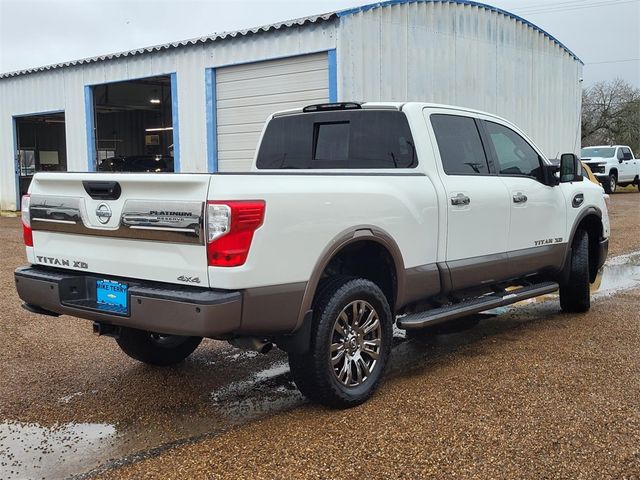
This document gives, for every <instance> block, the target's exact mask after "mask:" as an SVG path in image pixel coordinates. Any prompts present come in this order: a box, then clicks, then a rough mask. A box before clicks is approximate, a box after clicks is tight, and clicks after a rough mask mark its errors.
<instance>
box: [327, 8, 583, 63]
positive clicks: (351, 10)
mask: <svg viewBox="0 0 640 480" xmlns="http://www.w3.org/2000/svg"><path fill="white" fill-rule="evenodd" d="M420 2H425V3H455V4H459V5H469V6H471V7H478V8H483V9H485V10H489V11H490V12H496V13H500V14H502V15H504V16H506V17H509V18H512V19H514V20H516V21H518V22H522V23H523V24H525V25H527V26H529V27H531V28H533V29H534V30H536V31H538V32H540V33H541V34H543V35H544V36H545V37H547V38H548V39H549V40H551V41H552V42H553V43H555V44H556V45H558V46H560V47H561V48H562V49H564V50H565V51H566V52H567V53H568V54H569V55H571V56H572V57H573V58H574V59H575V60H577V61H578V62H580V63H581V64H582V65H584V62H583V61H582V60H580V58H578V56H577V55H576V54H575V53H573V52H572V51H571V50H569V48H567V46H566V45H565V44H563V43H562V42H561V41H560V40H558V39H557V38H556V37H554V36H553V35H551V34H550V33H549V32H547V31H545V30H543V29H542V28H540V27H538V26H537V25H535V24H533V23H531V22H530V21H529V20H525V19H524V18H522V17H520V16H518V15H516V14H514V13H511V12H508V11H506V10H503V9H501V8H498V7H494V6H491V5H487V4H485V3H480V2H474V1H472V0H386V1H383V2H377V3H370V4H368V5H363V6H361V7H355V8H347V9H345V10H340V11H338V12H336V15H337V16H338V17H339V18H340V17H346V16H348V15H353V14H354V13H360V12H366V11H367V10H373V9H375V8H381V7H389V6H391V5H400V4H404V3H420Z"/></svg>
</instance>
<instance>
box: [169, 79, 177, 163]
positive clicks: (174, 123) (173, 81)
mask: <svg viewBox="0 0 640 480" xmlns="http://www.w3.org/2000/svg"><path fill="white" fill-rule="evenodd" d="M169 77H170V78H171V123H172V126H173V171H174V172H179V171H180V121H179V118H178V117H179V116H178V78H177V75H176V74H175V73H172V74H170V75H169Z"/></svg>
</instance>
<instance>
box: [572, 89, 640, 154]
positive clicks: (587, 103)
mask: <svg viewBox="0 0 640 480" xmlns="http://www.w3.org/2000/svg"><path fill="white" fill-rule="evenodd" d="M614 144H622V145H629V146H630V147H631V148H632V150H633V151H634V153H636V155H637V156H640V89H638V88H634V87H633V86H631V85H629V84H628V83H626V82H625V81H624V80H621V79H619V78H617V79H615V80H612V81H609V82H599V83H596V84H595V85H593V86H592V87H590V88H588V89H586V90H584V91H583V92H582V146H589V145H614Z"/></svg>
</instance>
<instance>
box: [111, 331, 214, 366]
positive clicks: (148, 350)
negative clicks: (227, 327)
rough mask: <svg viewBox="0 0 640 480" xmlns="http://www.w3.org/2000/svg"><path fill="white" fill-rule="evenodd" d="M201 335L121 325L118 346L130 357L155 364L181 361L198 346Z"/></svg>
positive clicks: (164, 364) (117, 340) (162, 364)
mask: <svg viewBox="0 0 640 480" xmlns="http://www.w3.org/2000/svg"><path fill="white" fill-rule="evenodd" d="M201 341H202V337H183V336H180V335H162V334H159V333H153V332H147V331H144V330H137V329H135V328H126V327H122V328H121V329H120V335H119V336H118V338H116V342H117V343H118V346H119V347H120V348H121V349H122V351H123V352H124V353H126V354H127V355H129V356H130V357H131V358H133V359H135V360H138V361H140V362H143V363H148V364H150V365H156V366H167V365H174V364H176V363H179V362H181V361H182V360H184V359H185V358H187V357H188V356H189V355H191V354H192V353H193V351H194V350H195V349H196V348H198V345H200V342H201Z"/></svg>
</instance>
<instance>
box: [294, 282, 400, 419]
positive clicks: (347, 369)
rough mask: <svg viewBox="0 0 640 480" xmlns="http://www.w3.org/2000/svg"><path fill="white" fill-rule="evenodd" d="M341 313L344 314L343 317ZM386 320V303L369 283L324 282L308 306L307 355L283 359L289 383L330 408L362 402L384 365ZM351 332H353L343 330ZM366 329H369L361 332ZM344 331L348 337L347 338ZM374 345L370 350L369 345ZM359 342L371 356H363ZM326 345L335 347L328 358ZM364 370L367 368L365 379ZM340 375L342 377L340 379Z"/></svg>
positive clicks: (389, 334) (389, 327) (389, 329)
mask: <svg viewBox="0 0 640 480" xmlns="http://www.w3.org/2000/svg"><path fill="white" fill-rule="evenodd" d="M354 304H355V307H353V305H354ZM343 310H347V311H346V313H345V312H343ZM349 312H351V314H349ZM356 312H357V315H356ZM343 313H345V315H346V319H344V317H343V315H342V314H343ZM375 315H377V319H378V322H377V324H376V322H375V318H376V317H375ZM365 316H366V317H367V319H366V320H364V321H363V322H361V323H360V322H359V320H356V318H358V319H363V318H364V317H365ZM392 320H393V319H392V316H391V311H390V309H389V303H388V302H387V299H386V297H385V296H384V294H383V293H382V291H381V290H380V288H379V287H378V286H377V285H376V284H374V283H373V282H370V281H369V280H364V279H362V278H353V277H343V276H339V277H335V278H332V279H329V281H327V282H324V284H323V285H322V286H321V288H320V289H319V291H318V297H317V300H316V301H315V302H314V308H313V325H312V330H311V332H312V333H311V344H310V346H309V351H308V352H307V353H305V354H294V353H290V354H289V365H290V367H291V373H292V375H293V380H294V381H295V383H296V385H297V386H298V388H299V389H300V391H301V392H302V393H303V394H304V395H305V396H306V397H307V398H309V399H310V400H311V401H313V402H317V403H320V404H322V405H325V406H328V407H332V408H349V407H354V406H356V405H359V404H361V403H363V402H364V401H366V400H367V399H368V398H369V397H370V396H371V395H372V394H373V392H374V391H375V390H376V388H377V387H378V384H379V383H380V380H381V379H382V376H383V374H384V371H385V370H386V367H387V364H388V359H389V355H390V354H391V344H392V340H393V324H392ZM344 326H346V327H347V328H344ZM351 327H354V328H353V329H352V330H349V329H350V328H351ZM360 327H362V328H360ZM369 327H372V330H370V331H369V332H368V333H366V330H367V329H368V328H369ZM339 330H342V333H340V332H339ZM350 331H351V332H352V333H348V332H350ZM378 340H379V343H378V345H377V350H376V347H373V348H372V347H371V346H370V345H372V344H373V343H377V341H378ZM365 342H368V345H367V346H369V350H371V351H372V353H374V355H373V356H372V355H370V354H369V353H367V348H365ZM372 342H373V343H372ZM332 345H334V347H336V346H337V348H334V350H335V353H334V357H333V358H332ZM374 350H375V351H374ZM375 354H377V358H376V359H374V356H375ZM352 355H353V356H352ZM353 358H356V360H353ZM334 359H335V360H336V361H337V363H335V365H334V363H333V362H332V360H334ZM374 361H375V363H373V364H371V363H368V362H374ZM364 366H368V368H371V371H370V373H369V374H368V375H366V372H367V370H364ZM336 370H339V371H336ZM343 374H344V377H345V378H344V379H343V380H340V379H339V377H341V376H343ZM354 377H355V378H354ZM358 378H360V383H357V384H353V385H347V384H348V383H354V382H358Z"/></svg>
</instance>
